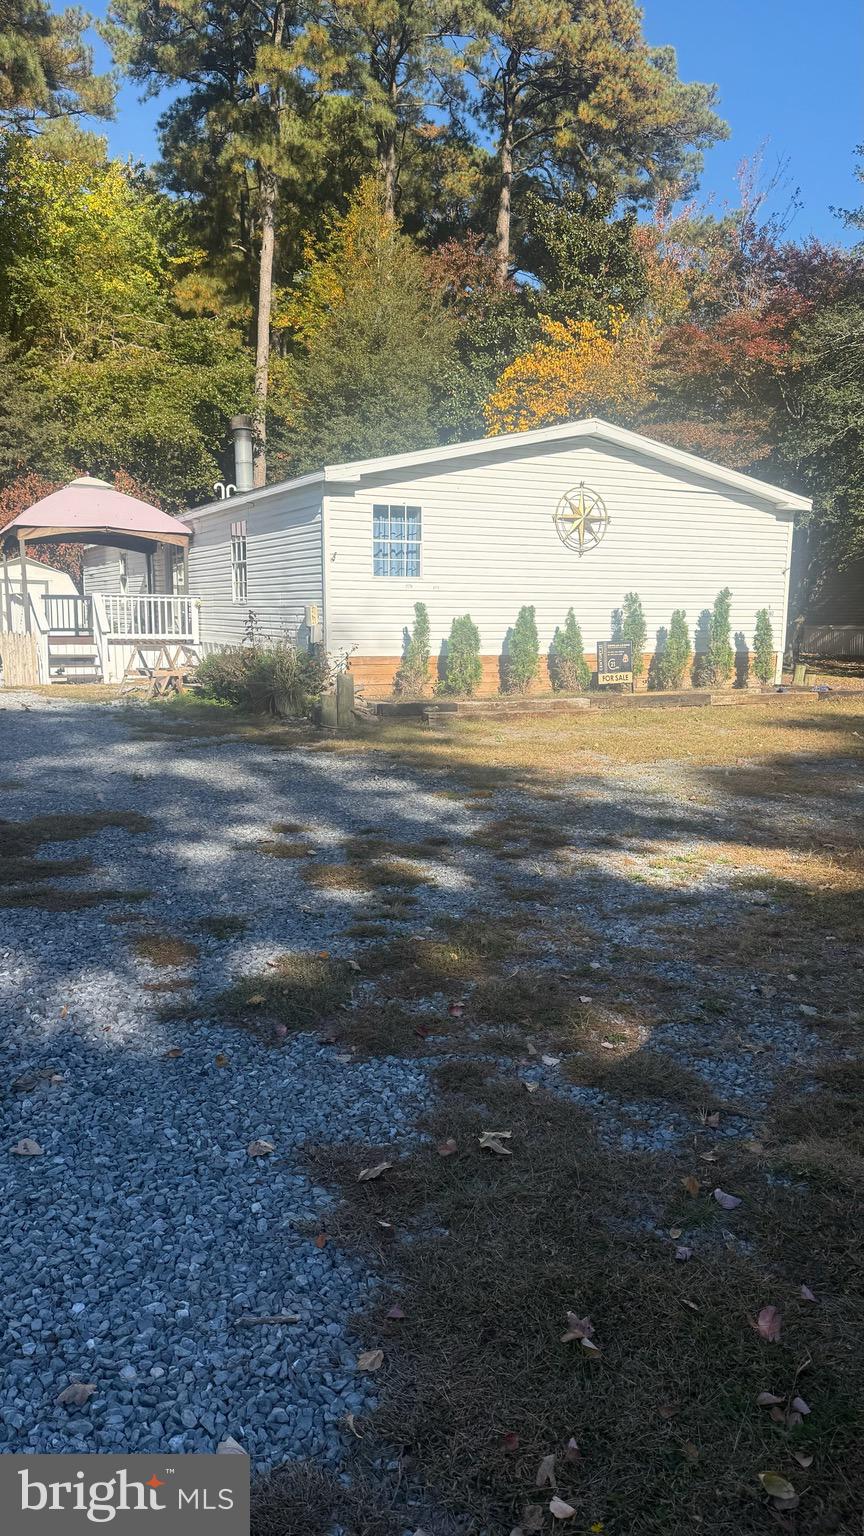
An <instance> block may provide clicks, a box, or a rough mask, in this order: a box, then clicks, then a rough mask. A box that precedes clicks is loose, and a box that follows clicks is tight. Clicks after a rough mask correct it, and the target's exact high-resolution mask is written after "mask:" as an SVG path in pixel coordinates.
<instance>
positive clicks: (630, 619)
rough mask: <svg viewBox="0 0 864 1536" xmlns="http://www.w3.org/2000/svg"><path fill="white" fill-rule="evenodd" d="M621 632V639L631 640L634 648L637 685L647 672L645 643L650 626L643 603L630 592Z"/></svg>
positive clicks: (634, 671) (634, 675) (625, 602)
mask: <svg viewBox="0 0 864 1536" xmlns="http://www.w3.org/2000/svg"><path fill="white" fill-rule="evenodd" d="M620 632H621V639H622V640H629V641H630V644H631V645H632V647H633V681H634V683H635V682H637V681H638V680H639V678H640V677H641V676H642V673H643V672H644V670H645V641H646V640H647V638H648V625H647V624H646V623H645V614H644V613H643V611H642V603H641V600H640V598H639V596H638V594H637V593H636V592H628V593H627V595H626V597H625V598H624V608H623V610H622V613H621V623H620Z"/></svg>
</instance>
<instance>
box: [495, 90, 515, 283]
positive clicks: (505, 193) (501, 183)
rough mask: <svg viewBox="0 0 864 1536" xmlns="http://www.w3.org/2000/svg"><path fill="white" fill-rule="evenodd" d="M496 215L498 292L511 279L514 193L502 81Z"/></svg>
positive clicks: (506, 92) (509, 111)
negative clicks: (511, 215)
mask: <svg viewBox="0 0 864 1536" xmlns="http://www.w3.org/2000/svg"><path fill="white" fill-rule="evenodd" d="M498 161H499V166H500V170H499V180H498V213H497V217H496V219H495V276H496V280H497V282H498V286H499V287H500V288H503V287H504V284H505V283H506V281H507V278H508V277H509V275H510V208H511V196H512V189H513V108H512V104H511V100H510V90H509V85H508V82H507V79H506V77H505V80H504V96H503V113H502V123H501V142H500V144H499V146H498Z"/></svg>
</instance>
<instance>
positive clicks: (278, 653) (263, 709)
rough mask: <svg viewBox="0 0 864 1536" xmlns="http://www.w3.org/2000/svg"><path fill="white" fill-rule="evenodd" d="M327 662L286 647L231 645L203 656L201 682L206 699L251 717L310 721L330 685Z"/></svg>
mask: <svg viewBox="0 0 864 1536" xmlns="http://www.w3.org/2000/svg"><path fill="white" fill-rule="evenodd" d="M329 676H330V668H329V665H328V662H327V658H326V656H324V655H323V654H322V653H321V652H317V651H301V650H297V649H296V648H295V647H294V646H293V645H290V644H289V643H288V642H287V641H277V642H275V643H274V644H271V645H260V644H255V645H232V646H229V647H227V649H226V650H224V651H216V652H214V653H213V654H212V655H211V656H205V657H204V658H203V659H202V661H201V662H200V663H199V666H198V672H197V681H198V683H199V685H200V687H201V691H202V693H203V694H204V696H205V698H209V699H216V700H217V701H219V702H220V703H224V704H231V705H233V707H234V708H235V709H245V710H249V711H251V712H252V713H253V714H267V713H269V714H278V715H308V714H309V713H310V712H311V708H312V705H313V704H314V702H315V700H316V699H318V698H320V696H321V694H322V693H323V691H324V689H325V687H326V686H327V683H328V681H329Z"/></svg>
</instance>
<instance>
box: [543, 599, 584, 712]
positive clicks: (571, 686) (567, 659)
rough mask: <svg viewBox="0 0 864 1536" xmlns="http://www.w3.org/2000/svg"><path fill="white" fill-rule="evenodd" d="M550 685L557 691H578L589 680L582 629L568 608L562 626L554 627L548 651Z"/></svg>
mask: <svg viewBox="0 0 864 1536" xmlns="http://www.w3.org/2000/svg"><path fill="white" fill-rule="evenodd" d="M549 660H550V663H551V664H550V668H549V670H550V672H551V674H552V687H553V688H554V689H556V691H557V692H558V693H579V692H580V691H581V690H582V689H583V688H587V687H588V685H589V683H590V682H591V668H590V667H589V665H588V663H587V661H586V660H585V652H584V650H583V648H582V630H581V629H580V627H579V625H578V624H577V623H576V615H575V613H574V612H573V609H572V608H570V609H569V610H568V612H567V617H566V619H565V620H564V628H563V629H556V631H555V638H554V640H553V641H552V650H551V653H550V658H549Z"/></svg>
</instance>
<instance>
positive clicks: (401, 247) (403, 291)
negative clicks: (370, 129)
mask: <svg viewBox="0 0 864 1536" xmlns="http://www.w3.org/2000/svg"><path fill="white" fill-rule="evenodd" d="M283 322H284V325H285V328H286V332H287V333H289V334H290V332H291V331H293V334H294V338H295V345H297V346H298V347H299V348H300V349H301V351H300V355H299V356H298V357H296V358H295V359H294V360H293V361H292V362H291V363H290V364H289V365H288V368H287V376H288V377H287V404H286V415H287V424H286V428H285V437H284V443H285V448H286V451H287V452H288V453H290V456H291V462H292V465H293V467H294V468H296V469H301V470H302V469H307V468H312V467H315V466H317V465H319V464H322V463H328V462H329V463H333V462H339V461H340V460H345V459H352V458H362V457H371V456H374V455H378V454H386V453H397V452H399V451H400V450H403V451H404V450H408V449H410V448H422V447H424V446H425V445H427V444H428V445H431V444H433V443H434V442H436V441H437V423H438V415H439V404H440V401H441V398H442V390H443V385H442V379H443V377H444V375H445V374H446V369H447V365H448V363H449V361H450V359H451V356H452V349H453V336H454V324H453V319H452V316H451V315H450V314H448V312H447V311H446V309H445V308H444V305H443V303H442V299H441V295H440V292H439V291H438V290H437V289H436V287H435V285H434V283H433V281H432V277H431V274H430V271H429V265H428V262H427V260H426V258H425V256H424V255H423V253H422V252H421V251H420V250H419V249H418V248H417V246H416V245H415V244H414V242H413V241H412V240H411V239H410V237H409V236H407V235H405V234H404V233H403V232H402V231H401V230H400V228H399V226H398V224H397V222H396V220H395V219H394V218H393V217H392V216H391V215H390V214H388V213H387V211H386V207H385V205H384V200H383V195H382V191H381V189H380V187H379V185H378V184H377V183H376V182H374V181H372V180H367V181H365V182H364V183H363V184H362V186H361V188H360V192H359V194H358V197H357V199H356V200H355V203H354V204H353V205H352V207H351V208H350V209H349V211H348V213H347V214H346V215H344V216H343V217H341V218H336V219H334V220H333V221H332V222H331V225H330V229H329V231H328V234H327V237H326V239H325V241H324V242H323V243H322V244H321V245H319V246H317V247H316V248H314V249H313V250H311V251H310V253H309V260H308V263H307V268H306V272H305V274H304V276H303V279H302V282H301V283H300V285H299V286H298V289H297V291H296V293H295V294H294V295H291V296H289V298H288V299H287V300H286V303H285V306H284V309H283Z"/></svg>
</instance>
